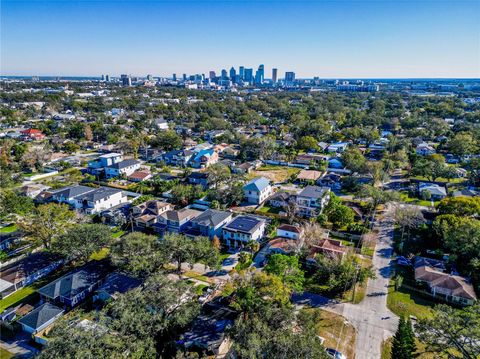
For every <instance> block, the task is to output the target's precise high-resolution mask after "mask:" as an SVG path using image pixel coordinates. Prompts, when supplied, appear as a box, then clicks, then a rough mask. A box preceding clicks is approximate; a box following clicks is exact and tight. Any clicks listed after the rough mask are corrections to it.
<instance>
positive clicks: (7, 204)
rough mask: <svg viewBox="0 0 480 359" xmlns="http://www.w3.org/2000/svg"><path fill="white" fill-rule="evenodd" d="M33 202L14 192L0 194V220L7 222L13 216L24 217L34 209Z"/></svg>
mask: <svg viewBox="0 0 480 359" xmlns="http://www.w3.org/2000/svg"><path fill="white" fill-rule="evenodd" d="M34 207H35V206H34V204H33V200H32V199H31V198H30V197H27V196H22V195H21V194H19V193H17V192H15V191H9V190H7V191H1V192H0V218H1V219H4V220H9V219H11V218H12V217H15V216H24V215H26V214H29V213H31V212H32V211H33V209H34Z"/></svg>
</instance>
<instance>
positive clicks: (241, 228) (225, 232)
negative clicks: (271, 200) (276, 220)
mask: <svg viewBox="0 0 480 359" xmlns="http://www.w3.org/2000/svg"><path fill="white" fill-rule="evenodd" d="M265 227H266V221H265V220H264V219H262V218H258V217H253V216H246V215H241V216H238V217H235V218H234V219H233V221H231V222H230V223H228V224H226V225H225V226H224V227H223V229H222V237H223V242H224V244H225V245H226V246H227V247H229V248H241V247H243V246H245V245H246V244H247V243H248V242H250V241H256V242H258V241H260V239H261V238H262V237H263V235H264V232H265Z"/></svg>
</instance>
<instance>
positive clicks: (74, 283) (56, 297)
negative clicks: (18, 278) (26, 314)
mask: <svg viewBox="0 0 480 359" xmlns="http://www.w3.org/2000/svg"><path fill="white" fill-rule="evenodd" d="M109 271H110V266H109V265H108V264H107V262H106V261H93V262H90V263H88V264H86V265H84V266H83V267H81V268H80V269H78V270H76V271H74V272H70V273H69V274H67V275H64V276H63V277H61V278H58V279H56V280H54V281H53V282H50V283H48V284H47V285H45V286H43V287H42V288H40V289H39V290H38V293H39V294H40V296H41V298H42V299H43V300H45V301H48V302H54V303H56V304H58V305H63V306H66V307H74V306H76V305H77V304H79V303H81V302H82V301H83V300H84V299H85V298H86V297H87V296H88V295H89V294H90V293H91V292H93V291H94V290H95V289H96V288H97V287H98V286H99V285H100V283H101V282H102V280H103V279H104V278H105V277H106V276H107V274H108V273H109Z"/></svg>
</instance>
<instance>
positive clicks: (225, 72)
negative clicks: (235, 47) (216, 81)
mask: <svg viewBox="0 0 480 359" xmlns="http://www.w3.org/2000/svg"><path fill="white" fill-rule="evenodd" d="M221 77H222V80H225V79H227V78H228V75H227V70H225V69H223V70H222V76H221Z"/></svg>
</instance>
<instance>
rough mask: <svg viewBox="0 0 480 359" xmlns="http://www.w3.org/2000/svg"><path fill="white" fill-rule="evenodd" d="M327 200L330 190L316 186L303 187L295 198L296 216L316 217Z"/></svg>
mask: <svg viewBox="0 0 480 359" xmlns="http://www.w3.org/2000/svg"><path fill="white" fill-rule="evenodd" d="M329 199H330V188H328V187H318V186H307V187H305V188H304V189H303V190H302V191H301V192H300V193H299V194H298V195H297V198H296V203H297V207H298V215H300V216H304V217H315V216H318V215H319V214H320V213H321V212H322V210H323V207H324V206H325V205H326V204H327V203H328V201H329Z"/></svg>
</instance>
